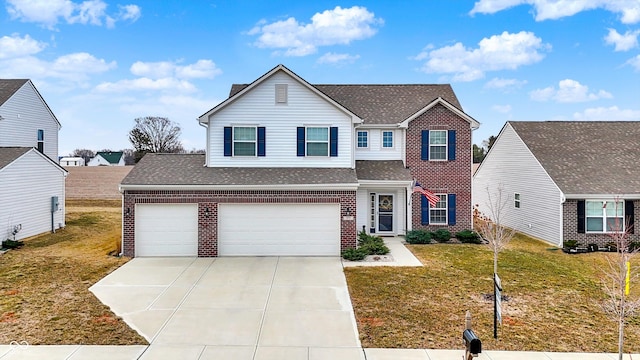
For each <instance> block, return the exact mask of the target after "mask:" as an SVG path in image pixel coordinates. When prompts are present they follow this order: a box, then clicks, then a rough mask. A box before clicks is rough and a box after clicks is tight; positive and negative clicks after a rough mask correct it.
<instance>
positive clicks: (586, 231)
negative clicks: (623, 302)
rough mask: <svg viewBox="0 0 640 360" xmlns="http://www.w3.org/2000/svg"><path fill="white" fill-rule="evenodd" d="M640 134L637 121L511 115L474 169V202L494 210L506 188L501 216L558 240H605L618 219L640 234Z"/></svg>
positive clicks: (635, 237) (511, 224)
mask: <svg viewBox="0 0 640 360" xmlns="http://www.w3.org/2000/svg"><path fill="white" fill-rule="evenodd" d="M638 139H640V122H637V121H635V122H634V121H586V122H580V121H510V122H507V123H506V124H505V125H504V127H503V128H502V130H501V131H500V134H499V135H498V137H497V139H496V141H495V143H494V144H493V146H492V147H491V150H490V151H489V153H488V154H487V156H486V157H485V159H484V160H483V161H482V163H481V164H480V167H479V168H478V170H477V171H476V173H475V175H474V178H473V201H474V203H475V204H477V205H478V206H479V209H480V211H481V212H483V213H484V214H485V215H490V209H489V203H490V202H494V203H495V199H496V196H497V194H498V188H502V189H503V191H502V194H503V200H504V201H506V206H505V207H504V210H503V213H502V214H501V222H502V223H503V224H504V225H506V226H509V227H511V228H514V229H516V230H518V231H520V232H522V233H525V234H528V235H531V236H534V237H536V238H539V239H542V240H545V241H547V242H549V243H551V244H554V245H556V246H562V245H563V241H567V240H577V241H579V242H580V243H582V244H583V245H585V246H586V245H587V244H598V245H605V244H606V243H607V242H610V241H611V237H610V236H609V235H610V234H611V233H612V232H613V231H614V230H615V224H614V223H616V222H617V223H618V224H619V226H620V227H621V228H623V230H625V231H629V232H630V233H631V234H630V236H631V239H632V240H633V241H639V240H640V236H639V235H638V234H637V233H638V232H637V231H634V229H633V224H634V223H637V220H639V218H638V213H639V212H640V166H638V163H640V151H639V149H638V144H639V143H638ZM489 194H491V196H492V198H493V201H490V200H489ZM634 233H635V234H634Z"/></svg>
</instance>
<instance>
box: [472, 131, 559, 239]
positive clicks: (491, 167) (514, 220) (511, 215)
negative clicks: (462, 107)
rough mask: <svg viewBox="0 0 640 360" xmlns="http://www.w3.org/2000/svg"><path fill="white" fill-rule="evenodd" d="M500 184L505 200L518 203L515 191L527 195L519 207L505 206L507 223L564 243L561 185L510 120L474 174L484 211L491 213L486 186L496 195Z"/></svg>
mask: <svg viewBox="0 0 640 360" xmlns="http://www.w3.org/2000/svg"><path fill="white" fill-rule="evenodd" d="M532 185H533V186H532ZM498 186H502V187H503V191H502V195H503V201H507V202H509V203H511V204H513V203H515V199H514V194H515V193H518V194H521V199H526V201H521V203H520V208H519V209H516V208H515V206H505V208H504V213H503V214H502V220H503V221H502V222H503V224H504V225H506V226H508V227H511V228H514V229H516V230H518V231H520V232H523V233H525V234H528V235H531V236H534V237H537V238H539V239H542V240H545V241H547V242H549V243H551V244H554V245H557V246H562V204H561V199H562V194H561V192H560V189H558V187H557V186H556V184H555V183H554V182H553V180H552V179H551V177H549V175H548V174H547V172H546V171H545V170H544V168H543V167H542V166H541V165H540V163H539V162H538V160H537V159H536V158H535V157H534V156H533V154H532V153H531V151H529V149H528V148H527V147H526V145H525V144H524V143H523V141H522V140H521V139H520V137H519V136H518V135H517V134H516V132H515V131H514V130H513V128H512V127H511V125H509V124H507V125H505V127H504V129H503V130H502V132H501V133H500V135H499V136H498V139H497V140H496V142H495V144H494V145H493V147H492V148H491V151H490V152H489V154H488V155H487V157H486V158H485V159H484V161H483V162H482V164H481V165H480V167H479V168H478V170H477V172H476V173H475V175H474V177H473V195H472V203H473V204H478V206H479V207H480V211H481V212H483V213H484V214H485V215H490V214H489V208H488V195H487V187H488V188H489V191H490V193H491V196H492V197H493V198H494V199H495V197H496V196H497V188H498Z"/></svg>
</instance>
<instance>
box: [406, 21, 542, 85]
mask: <svg viewBox="0 0 640 360" xmlns="http://www.w3.org/2000/svg"><path fill="white" fill-rule="evenodd" d="M550 48H551V46H550V45H548V44H543V43H542V39H540V38H539V37H537V36H535V34H533V33H532V32H527V31H521V32H519V33H516V34H511V33H508V32H506V31H505V32H503V33H502V34H500V35H493V36H491V37H490V38H484V39H482V40H480V42H479V43H478V47H477V48H475V49H471V48H466V47H465V46H464V45H463V44H462V43H456V44H454V45H450V46H445V47H441V48H438V49H433V47H432V46H428V47H427V48H425V50H423V51H422V52H421V53H420V54H418V55H416V56H414V57H413V59H415V60H427V61H426V62H425V63H424V65H423V67H422V71H424V72H427V73H441V74H453V80H454V81H473V80H477V79H481V78H483V77H484V75H485V72H487V71H497V70H506V69H509V70H514V69H517V68H518V67H520V66H522V65H529V64H533V63H536V62H539V61H540V60H542V58H544V54H542V53H541V52H540V51H546V50H548V49H550Z"/></svg>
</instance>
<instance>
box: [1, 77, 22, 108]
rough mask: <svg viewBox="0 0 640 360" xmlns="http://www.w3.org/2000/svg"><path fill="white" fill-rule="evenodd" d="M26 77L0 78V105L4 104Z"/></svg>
mask: <svg viewBox="0 0 640 360" xmlns="http://www.w3.org/2000/svg"><path fill="white" fill-rule="evenodd" d="M27 81H29V80H28V79H0V105H2V104H4V103H5V102H6V101H7V100H9V98H10V97H11V96H13V94H15V93H16V91H18V90H19V89H20V88H21V87H22V85H24V84H25V83H26V82H27Z"/></svg>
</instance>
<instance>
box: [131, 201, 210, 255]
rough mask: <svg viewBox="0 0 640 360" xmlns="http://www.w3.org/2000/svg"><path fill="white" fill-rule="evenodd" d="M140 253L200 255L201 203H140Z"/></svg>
mask: <svg viewBox="0 0 640 360" xmlns="http://www.w3.org/2000/svg"><path fill="white" fill-rule="evenodd" d="M135 226H136V227H135V229H136V256H198V205H197V204H137V205H136V225H135Z"/></svg>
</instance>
